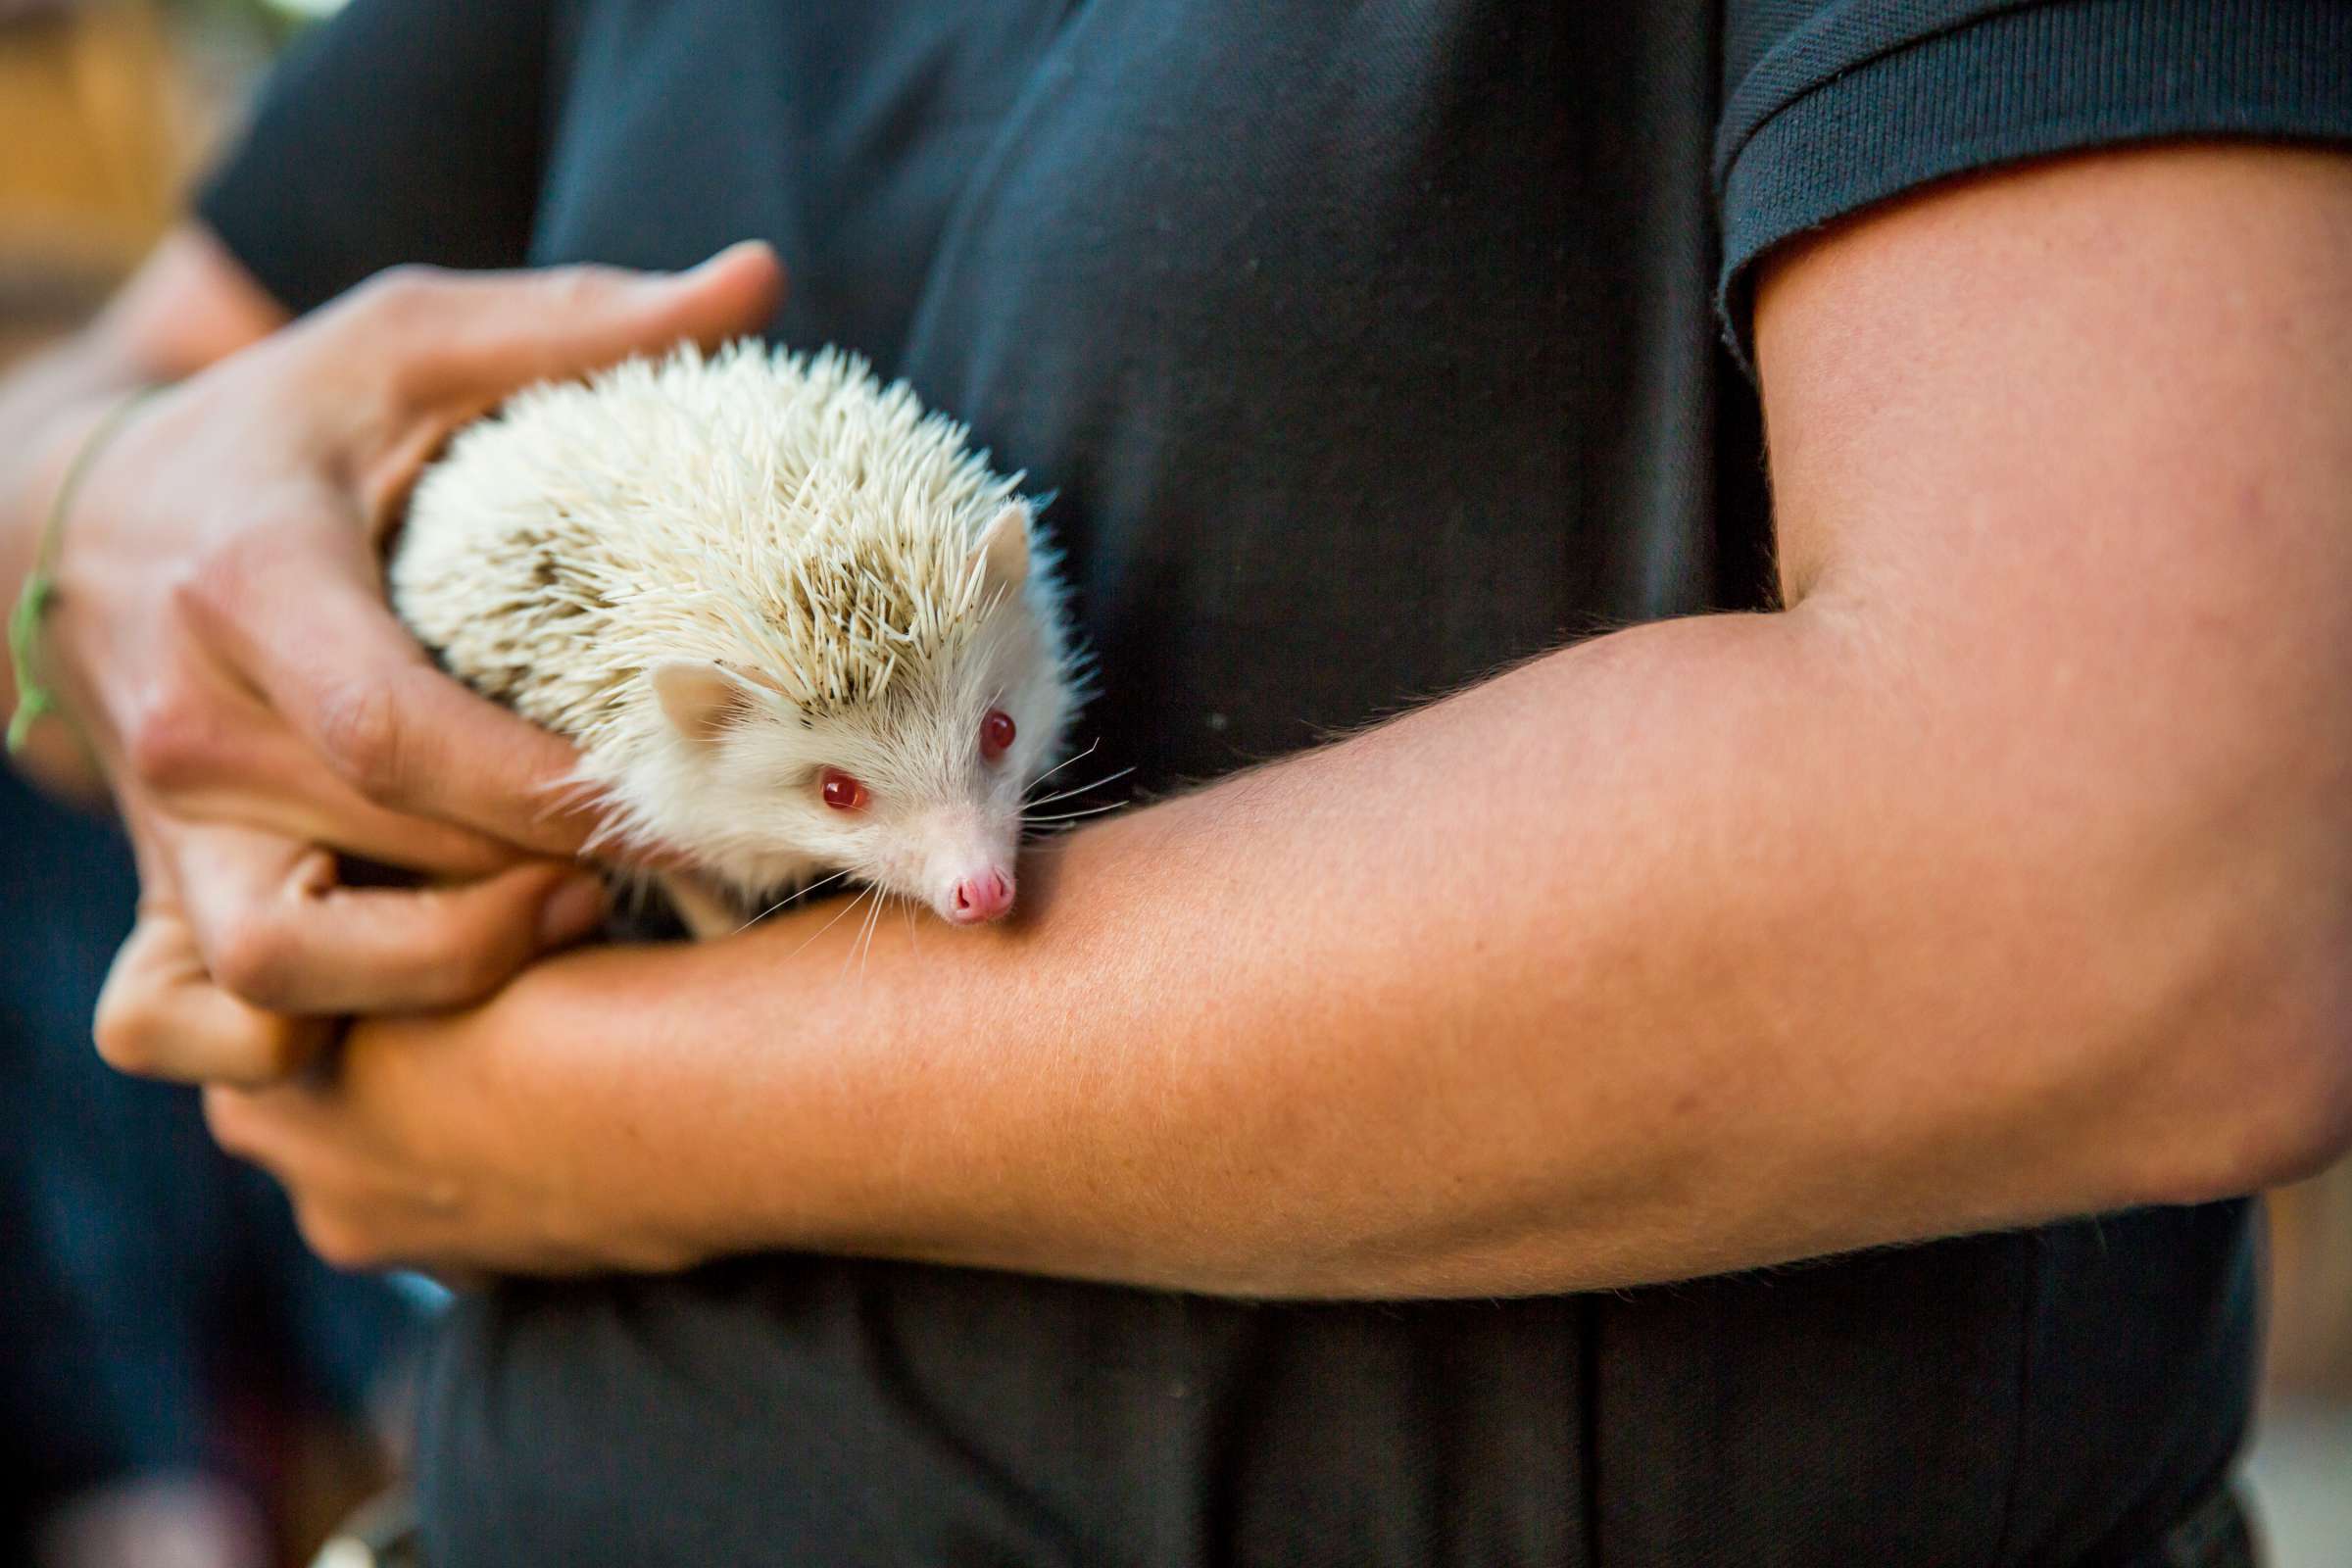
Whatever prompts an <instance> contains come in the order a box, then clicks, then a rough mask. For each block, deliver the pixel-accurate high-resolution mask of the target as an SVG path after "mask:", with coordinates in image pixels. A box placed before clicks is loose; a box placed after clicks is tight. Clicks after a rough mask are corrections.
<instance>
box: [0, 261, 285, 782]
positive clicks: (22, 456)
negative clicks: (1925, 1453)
mask: <svg viewBox="0 0 2352 1568" xmlns="http://www.w3.org/2000/svg"><path fill="white" fill-rule="evenodd" d="M284 323H285V312H284V311H283V310H281V309H279V307H278V305H277V303H276V301H274V300H272V299H270V296H269V295H268V294H267V293H266V292H264V291H263V289H262V288H261V287H260V286H259V285H258V284H256V283H255V282H254V281H253V278H252V277H251V275H250V274H248V273H247V272H246V271H245V270H244V269H243V268H242V267H240V266H238V265H237V262H236V259H235V258H234V257H232V256H230V255H229V254H228V253H227V252H226V251H224V250H222V249H221V245H220V242H219V241H217V240H215V239H214V238H213V237H212V235H210V234H208V233H207V232H205V230H204V229H203V228H201V227H199V226H197V225H194V224H183V225H182V226H181V227H180V228H178V229H177V230H175V231H174V232H173V233H172V234H171V235H170V236H168V237H167V238H166V239H165V240H164V242H163V243H162V244H161V245H159V246H157V247H156V250H155V253H154V254H153V255H152V256H150V257H149V258H148V259H147V261H146V263H145V264H144V265H143V266H141V267H140V269H139V270H138V272H137V273H136V274H135V275H134V276H133V277H132V278H131V279H130V281H129V282H128V283H126V284H124V285H123V290H122V292H121V293H120V294H118V295H117V296H116V297H115V299H114V300H113V301H112V302H111V303H110V304H109V305H108V306H107V308H106V309H105V311H103V312H102V313H100V315H99V316H98V318H97V319H95V320H93V321H91V322H90V323H89V325H88V326H87V327H85V328H83V329H82V330H81V331H79V332H76V333H74V334H73V335H72V336H70V337H68V338H66V339H64V340H63V341H61V342H59V343H57V344H55V345H53V346H52V347H50V348H48V349H46V350H43V351H42V352H40V353H37V354H35V355H33V356H32V357H31V358H29V359H27V360H26V361H25V362H24V363H23V364H21V365H19V366H17V367H15V368H12V369H11V370H10V371H9V372H8V374H7V375H6V376H4V377H0V453H6V454H8V461H7V463H6V465H5V466H0V605H5V606H13V605H14V604H15V603H16V600H17V594H18V590H19V589H20V588H21V587H22V585H23V584H24V581H25V573H26V572H27V571H29V570H30V569H31V566H32V563H33V557H34V554H35V552H36V551H37V549H38V547H39V542H40V536H41V533H42V530H43V527H44V526H45V524H46V522H47V519H48V515H49V510H50V501H51V499H52V497H53V496H54V495H55V493H56V490H57V486H58V484H59V481H60V480H61V479H62V478H63V477H64V470H65V467H66V466H67V465H68V463H69V462H70V461H71V460H72V457H73V453H74V452H75V451H77V450H78V449H79V448H80V446H81V445H82V443H83V442H84V441H85V440H86V439H87V438H88V437H89V435H90V434H91V432H92V429H93V427H94V426H95V425H96V424H97V423H98V422H99V421H100V420H102V419H104V418H105V417H106V415H107V413H108V411H109V410H111V409H113V408H114V407H115V406H116V405H117V404H118V403H120V402H121V401H122V400H123V399H124V398H126V397H129V396H130V395H131V394H132V393H134V392H136V391H137V390H139V389H140V388H142V387H147V386H154V385H158V384H160V383H164V382H169V381H176V380H178V379H180V378H181V377H183V376H187V375H193V374H194V373H195V372H197V371H198V370H201V369H203V368H206V367H207V366H210V365H212V364H214V363H216V362H218V361H220V360H222V359H225V358H227V357H228V356H229V355H231V354H233V353H235V352H236V351H237V350H239V349H241V348H244V347H245V346H246V345H248V344H251V343H256V342H259V341H260V340H261V339H263V338H265V337H267V336H269V335H270V333H271V332H273V331H275V330H276V329H277V328H278V327H279V326H282V325H283V324H284ZM16 698H17V686H16V681H15V679H14V671H13V669H9V668H8V651H7V649H6V648H5V647H4V646H0V715H5V714H7V713H11V712H13V711H15V707H16ZM16 761H17V762H18V765H20V766H22V767H24V768H25V770H26V772H27V773H29V774H31V775H32V776H33V777H35V778H36V779H38V780H40V781H41V782H43V783H46V784H48V785H49V786H50V787H51V788H53V789H58V790H63V791H68V792H71V793H77V794H92V793H95V792H97V791H98V790H99V789H100V788H102V784H103V781H101V780H99V779H98V778H97V777H95V776H94V775H93V774H92V773H91V772H90V770H89V766H88V759H87V758H86V757H84V756H83V755H82V753H81V751H80V750H79V748H78V747H75V746H73V745H72V744H71V743H70V742H69V739H68V737H67V736H66V734H65V733H64V731H63V730H62V729H61V728H60V727H59V726H57V725H54V724H49V725H42V726H39V727H37V728H36V729H35V730H34V731H33V732H32V741H31V744H29V745H28V746H27V748H26V752H25V756H24V757H22V758H19V759H16Z"/></svg>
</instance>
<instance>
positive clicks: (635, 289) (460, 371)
mask: <svg viewBox="0 0 2352 1568" xmlns="http://www.w3.org/2000/svg"><path fill="white" fill-rule="evenodd" d="M783 290H784V270H783V267H782V265H781V264H780V263H779V262H778V261H777V259H776V254H775V252H774V251H773V250H772V249H770V248H769V247H768V246H767V245H766V244H764V243H763V242H760V241H758V240H746V241H744V242H743V243H741V244H737V245H732V246H729V247H728V248H727V249H725V250H723V251H720V252H719V253H718V254H717V255H715V256H713V257H711V259H710V260H709V261H706V262H704V263H703V264H702V265H701V266H700V267H697V268H694V269H692V270H688V271H684V272H633V271H626V270H621V269H618V268H608V267H554V268H547V269H544V270H536V271H522V272H422V273H420V272H416V271H402V272H395V273H392V274H387V275H386V276H385V277H384V278H383V279H381V280H380V281H379V282H377V283H374V284H370V285H369V286H368V288H366V289H362V290H360V291H359V292H358V293H356V294H355V295H354V296H353V297H352V299H351V301H350V304H349V306H348V307H347V308H338V311H339V313H340V315H341V319H337V320H334V321H331V322H326V321H322V322H321V332H322V335H325V334H326V333H329V332H332V333H335V334H339V335H343V336H348V337H352V338H365V339H366V340H367V341H368V342H369V343H371V344H377V345H379V346H378V348H377V350H376V352H377V353H378V354H380V352H381V349H380V344H381V341H382V339H383V337H384V336H386V335H390V336H392V337H393V338H394V340H395V341H400V343H401V347H402V348H403V349H404V350H408V349H411V348H412V347H413V348H414V353H413V354H411V355H409V356H408V358H407V361H406V365H405V368H402V369H401V370H400V371H399V372H398V377H397V378H398V379H399V381H400V382H401V383H402V385H401V392H402V395H403V396H404V398H405V400H406V401H407V402H409V403H410V404H411V405H413V406H417V407H433V406H438V405H441V404H444V403H457V404H466V403H471V404H477V405H481V404H488V403H493V402H496V401H498V400H499V399H502V398H504V397H506V396H507V395H508V394H509V393H512V392H515V391H516V390H518V389H520V388H522V387H525V386H528V385H530V384H531V383H533V382H535V381H547V380H563V379H567V378H569V377H572V376H577V375H584V374H586V373H588V372H589V371H591V370H596V369H601V368H604V367H605V366H608V365H612V364H615V363H617V362H618V361H621V360H625V359H627V358H628V357H629V356H630V355H632V354H647V353H655V352H659V351H661V350H663V349H667V348H669V347H671V346H672V345H674V344H677V343H680V342H688V341H691V342H696V343H700V344H703V345H704V346H706V347H710V346H712V345H715V344H718V343H721V342H724V341H725V340H727V339H728V338H731V337H737V336H740V335H742V334H743V333H746V332H756V331H758V330H759V329H760V327H762V326H764V325H765V324H766V323H767V321H768V319H770V318H771V317H773V316H774V314H775V310H776V305H777V302H778V300H779V299H780V298H781V297H782V295H783ZM404 338H405V341H402V339H404Z"/></svg>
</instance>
